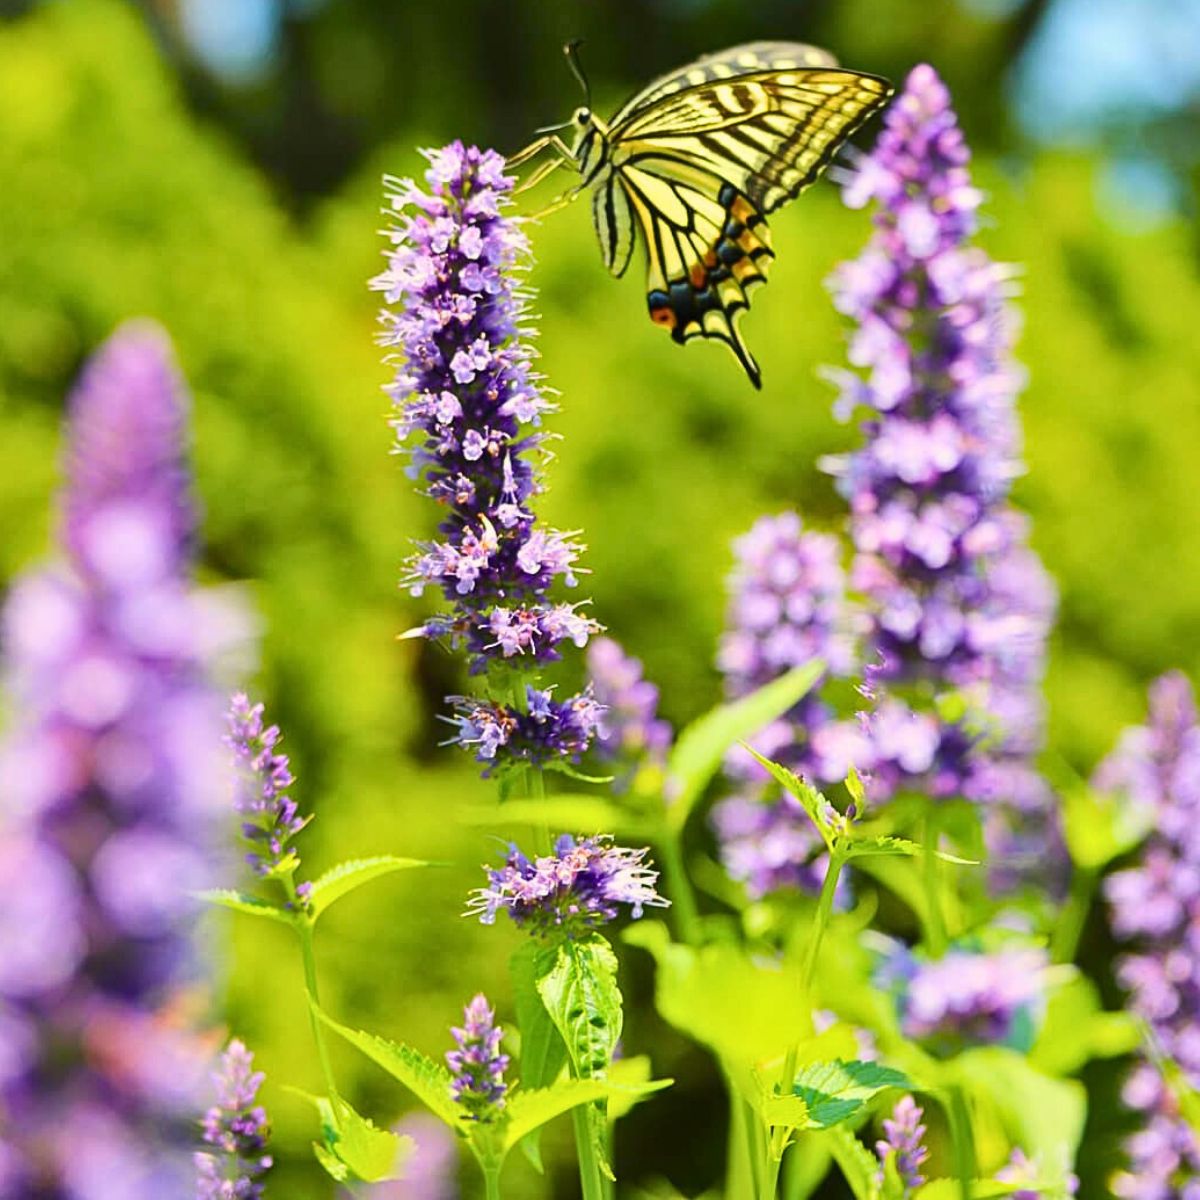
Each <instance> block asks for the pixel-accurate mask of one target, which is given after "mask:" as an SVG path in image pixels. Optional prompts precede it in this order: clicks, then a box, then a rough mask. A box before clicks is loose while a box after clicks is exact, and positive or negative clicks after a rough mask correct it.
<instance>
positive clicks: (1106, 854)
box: [1057, 766, 1154, 871]
mask: <svg viewBox="0 0 1200 1200" xmlns="http://www.w3.org/2000/svg"><path fill="white" fill-rule="evenodd" d="M1068 770H1069V769H1068V768H1066V767H1065V766H1062V767H1060V768H1059V770H1058V771H1057V775H1058V780H1057V782H1058V786H1059V789H1060V791H1061V792H1062V814H1063V835H1064V837H1065V840H1066V843H1067V849H1068V850H1069V851H1070V853H1071V859H1072V861H1073V862H1074V863H1075V864H1076V865H1077V866H1079V867H1082V868H1083V869H1084V870H1092V871H1098V870H1100V869H1101V868H1102V867H1104V866H1106V865H1107V864H1108V863H1110V862H1112V860H1113V859H1114V858H1119V857H1120V856H1121V855H1122V854H1124V853H1126V851H1129V850H1132V849H1133V848H1134V846H1136V845H1137V844H1138V843H1139V842H1140V841H1141V840H1142V839H1143V838H1144V837H1145V836H1146V834H1147V833H1149V831H1150V828H1151V826H1152V825H1153V821H1154V817H1153V814H1152V813H1151V812H1150V811H1149V809H1147V808H1145V807H1142V806H1139V805H1137V804H1134V803H1132V802H1131V801H1130V800H1129V798H1128V797H1126V796H1119V795H1112V796H1110V795H1107V794H1105V793H1103V792H1097V791H1093V789H1092V788H1090V787H1089V786H1088V785H1087V784H1086V783H1085V782H1084V781H1083V780H1082V779H1079V778H1078V777H1077V776H1074V775H1073V774H1068Z"/></svg>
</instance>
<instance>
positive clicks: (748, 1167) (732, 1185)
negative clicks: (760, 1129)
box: [725, 1076, 757, 1196]
mask: <svg viewBox="0 0 1200 1200" xmlns="http://www.w3.org/2000/svg"><path fill="white" fill-rule="evenodd" d="M725 1088H726V1090H727V1091H728V1093H729V1150H728V1161H727V1162H726V1164H725V1194H726V1195H727V1196H751V1195H753V1194H754V1191H755V1187H756V1178H755V1176H756V1166H757V1161H756V1160H757V1150H756V1148H755V1145H754V1135H753V1130H752V1127H751V1125H750V1122H749V1119H748V1111H747V1110H748V1109H749V1105H747V1103H746V1102H745V1100H743V1099H742V1097H741V1094H740V1093H739V1092H738V1090H737V1087H736V1086H735V1084H734V1082H733V1080H732V1079H730V1078H729V1077H728V1076H726V1077H725Z"/></svg>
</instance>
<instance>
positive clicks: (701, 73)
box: [612, 42, 837, 125]
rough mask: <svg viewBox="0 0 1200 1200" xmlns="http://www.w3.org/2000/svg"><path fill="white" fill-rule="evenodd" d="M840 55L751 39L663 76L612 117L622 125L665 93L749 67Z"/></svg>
mask: <svg viewBox="0 0 1200 1200" xmlns="http://www.w3.org/2000/svg"><path fill="white" fill-rule="evenodd" d="M835 66H837V59H835V58H834V57H833V55H832V54H830V53H829V51H828V50H822V49H821V48H820V47H819V46H806V45H804V43H802V42H747V43H746V44H745V45H742V46H732V47H730V49H728V50H722V51H720V52H719V53H717V54H706V55H705V56H704V57H703V58H698V59H697V60H696V61H695V62H694V63H689V64H688V65H687V66H686V67H681V68H680V69H679V70H677V71H671V72H669V73H668V74H666V75H662V76H660V77H659V78H658V79H656V80H654V82H653V83H651V84H649V85H648V86H647V87H644V88H643V89H642V90H641V91H640V92H638V93H637V94H636V95H635V96H633V97H632V98H631V99H629V100H627V101H626V102H625V104H624V105H622V107H621V109H620V111H619V112H618V113H617V114H616V116H614V117H613V119H612V124H613V125H619V124H620V123H621V122H622V121H624V120H625V119H626V118H628V117H630V116H632V115H633V114H634V113H636V112H640V111H641V110H642V109H644V108H647V107H649V106H650V105H652V104H654V103H655V102H656V101H658V100H661V99H662V98H663V97H664V96H670V95H673V94H674V93H675V92H680V91H683V89H684V88H689V87H696V86H697V85H698V84H702V83H709V82H711V81H712V80H715V79H732V78H734V77H735V76H737V75H744V74H746V73H747V72H749V71H785V70H788V69H789V68H794V67H835Z"/></svg>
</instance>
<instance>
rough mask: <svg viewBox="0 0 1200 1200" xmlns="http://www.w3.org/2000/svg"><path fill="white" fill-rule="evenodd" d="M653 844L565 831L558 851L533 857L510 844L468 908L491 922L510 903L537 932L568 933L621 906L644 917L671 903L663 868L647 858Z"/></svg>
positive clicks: (607, 917) (515, 915)
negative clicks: (661, 882)
mask: <svg viewBox="0 0 1200 1200" xmlns="http://www.w3.org/2000/svg"><path fill="white" fill-rule="evenodd" d="M648 853H649V850H648V849H646V848H643V849H641V850H630V849H628V848H626V847H624V846H614V845H613V843H612V838H610V837H607V836H600V837H586V838H579V839H578V840H577V839H575V838H573V837H571V835H570V834H566V833H564V834H562V835H561V836H560V837H559V838H558V840H557V842H556V843H555V846H554V853H553V854H548V855H545V856H544V857H541V858H536V859H529V858H526V857H525V855H524V854H522V853H521V851H520V850H519V849H517V847H516V846H515V845H510V846H509V851H508V857H507V859H506V860H505V863H504V866H503V867H500V868H499V869H496V870H490V869H487V868H485V870H487V872H488V886H487V887H484V888H479V889H477V890H476V891H475V892H474V893H473V894H472V896H471V899H470V902H469V904H468V905H467V913H468V914H469V915H471V916H478V917H479V919H480V921H482V922H483V924H484V925H491V924H493V923H494V922H495V920H496V914H497V912H499V911H500V910H501V909H505V910H507V912H508V915H509V916H510V917H511V918H512V919H513V920H514V921H515V922H516V923H517V924H518V925H522V926H524V925H526V924H528V926H529V927H530V929H531V931H532V932H534V933H536V934H549V933H561V934H565V935H566V936H568V937H573V936H577V935H582V934H585V933H587V932H588V931H589V930H592V929H596V928H598V927H599V926H601V925H606V924H608V922H609V921H612V920H615V919H616V917H617V916H618V915H619V914H620V911H621V908H622V907H628V908H629V911H630V913H631V915H632V916H633V917H635V918H636V917H640V916H641V915H642V912H643V910H644V909H645V908H646V907H647V906H650V907H656V908H665V907H666V906H667V905H669V904H670V901H669V900H665V899H664V898H663V897H662V896H660V895H659V894H658V892H657V890H656V888H655V885H656V883H657V882H658V872H657V871H655V870H652V869H651V868H650V867H649V866H648V865H647V863H646V855H647V854H648Z"/></svg>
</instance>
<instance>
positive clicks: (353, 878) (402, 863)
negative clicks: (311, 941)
mask: <svg viewBox="0 0 1200 1200" xmlns="http://www.w3.org/2000/svg"><path fill="white" fill-rule="evenodd" d="M428 865H429V864H428V863H426V862H422V861H421V860H420V859H417V858H398V857H396V856H395V855H394V854H380V855H377V856H375V857H374V858H357V859H354V860H352V861H351V862H344V863H339V864H338V865H337V866H336V867H330V869H329V870H328V871H326V872H325V874H324V875H322V876H321V877H320V878H319V879H316V880H314V881H313V885H312V894H311V906H310V908H311V912H312V917H313V920H314V921H315V920H316V919H317V918H318V917H319V916H320V915H321V914H322V913H323V912H325V911H326V909H328V908H329V906H330V905H331V904H333V903H334V902H335V901H337V900H340V899H341V898H342V897H343V896H346V895H349V893H350V892H352V891H354V889H355V888H359V887H362V885H363V884H364V883H370V882H371V880H372V879H378V878H380V876H382V875H390V874H392V872H394V871H407V870H409V869H410V868H412V867H427V866H428Z"/></svg>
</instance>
